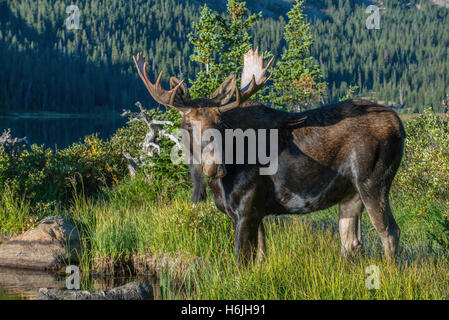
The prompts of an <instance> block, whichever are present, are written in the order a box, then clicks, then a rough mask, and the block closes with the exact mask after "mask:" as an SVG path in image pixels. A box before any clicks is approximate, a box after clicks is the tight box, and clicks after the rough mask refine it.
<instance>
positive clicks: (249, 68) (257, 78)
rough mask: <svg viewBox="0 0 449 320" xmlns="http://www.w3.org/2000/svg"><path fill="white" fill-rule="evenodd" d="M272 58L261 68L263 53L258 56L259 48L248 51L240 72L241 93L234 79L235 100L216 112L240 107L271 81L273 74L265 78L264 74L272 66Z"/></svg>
mask: <svg viewBox="0 0 449 320" xmlns="http://www.w3.org/2000/svg"><path fill="white" fill-rule="evenodd" d="M273 61H274V57H273V58H271V60H270V61H269V62H268V64H267V66H266V67H265V68H264V67H263V53H262V55H260V56H259V48H257V49H256V50H255V51H254V50H252V49H251V50H249V51H248V52H247V53H246V54H245V56H244V65H243V71H242V79H241V80H242V81H241V89H242V90H243V91H241V90H240V89H239V88H238V87H237V81H236V80H235V79H234V80H233V81H234V82H233V85H234V87H235V95H236V100H235V101H234V102H232V103H229V104H226V105H224V106H222V107H220V108H218V110H219V111H220V112H226V111H229V110H232V109H235V108H237V107H240V106H241V105H242V104H243V103H244V102H245V101H247V100H248V99H249V98H250V97H251V96H252V95H253V94H255V93H256V92H257V91H259V90H260V89H262V88H263V87H264V86H265V85H266V84H267V82H268V81H269V80H270V79H271V76H272V75H273V74H270V76H269V77H268V78H267V77H266V73H267V71H268V68H270V66H271V65H272V63H273Z"/></svg>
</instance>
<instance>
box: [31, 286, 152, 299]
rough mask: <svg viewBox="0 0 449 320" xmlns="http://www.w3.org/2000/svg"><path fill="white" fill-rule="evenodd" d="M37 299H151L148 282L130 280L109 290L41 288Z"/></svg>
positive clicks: (150, 288) (150, 287)
mask: <svg viewBox="0 0 449 320" xmlns="http://www.w3.org/2000/svg"><path fill="white" fill-rule="evenodd" d="M37 299H38V300H153V287H152V286H151V285H150V284H146V283H139V282H130V283H128V284H126V285H124V286H121V287H117V288H114V289H111V290H98V291H83V290H59V289H47V288H41V289H39V292H38V294H37Z"/></svg>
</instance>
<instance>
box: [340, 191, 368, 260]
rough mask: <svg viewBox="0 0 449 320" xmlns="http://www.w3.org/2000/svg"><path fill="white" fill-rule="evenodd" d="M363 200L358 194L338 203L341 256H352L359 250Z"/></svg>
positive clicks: (361, 243)
mask: <svg viewBox="0 0 449 320" xmlns="http://www.w3.org/2000/svg"><path fill="white" fill-rule="evenodd" d="M363 209H364V207H363V202H362V200H361V199H360V196H359V194H355V195H354V196H353V197H352V198H350V199H348V200H345V201H342V202H340V204H339V211H340V214H339V222H338V224H339V231H340V238H341V253H342V255H343V256H345V257H348V258H353V257H354V256H355V255H357V253H359V252H360V250H361V249H362V246H363V242H362V228H361V220H362V212H363Z"/></svg>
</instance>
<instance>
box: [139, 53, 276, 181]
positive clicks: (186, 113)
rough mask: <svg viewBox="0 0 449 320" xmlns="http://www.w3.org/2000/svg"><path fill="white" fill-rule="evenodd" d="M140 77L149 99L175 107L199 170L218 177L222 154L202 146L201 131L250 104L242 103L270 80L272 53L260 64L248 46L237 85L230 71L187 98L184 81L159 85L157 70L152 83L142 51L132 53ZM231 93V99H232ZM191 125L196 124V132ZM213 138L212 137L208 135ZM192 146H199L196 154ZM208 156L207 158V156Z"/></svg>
mask: <svg viewBox="0 0 449 320" xmlns="http://www.w3.org/2000/svg"><path fill="white" fill-rule="evenodd" d="M133 60H134V63H135V65H136V68H137V71H138V73H139V76H140V78H141V79H142V81H143V82H144V84H145V86H146V88H147V89H148V91H149V92H150V94H151V96H152V97H153V99H154V100H155V101H156V102H158V103H159V104H162V105H164V106H168V107H172V108H175V109H177V110H178V111H179V112H180V113H181V115H182V128H183V129H184V130H185V131H186V132H188V134H186V135H185V134H184V135H183V141H184V144H185V145H186V146H190V150H189V151H190V154H191V155H192V157H193V158H195V160H196V161H197V163H201V165H202V169H203V173H204V175H205V176H207V177H209V178H222V177H224V176H225V175H226V168H225V166H224V165H223V164H222V163H223V161H216V159H223V154H222V152H221V154H214V152H215V151H216V150H215V149H214V150H212V152H210V153H207V152H206V153H205V154H206V155H208V156H206V157H205V156H204V154H203V150H204V149H205V148H207V146H208V145H209V144H210V142H211V141H210V139H211V137H209V139H203V137H204V136H205V134H204V133H205V132H206V131H207V130H209V129H218V127H219V124H220V119H221V116H222V115H223V114H224V113H225V112H227V111H230V110H232V109H235V108H241V107H242V108H244V107H245V106H249V105H250V104H245V102H247V101H248V100H249V99H250V98H251V96H252V95H254V94H255V93H256V92H257V91H259V90H260V89H262V88H263V87H264V86H265V85H266V83H267V82H268V81H269V80H270V78H271V75H270V76H269V77H266V73H267V70H268V68H269V67H270V66H271V65H272V63H273V61H274V57H273V58H272V59H271V60H270V61H269V62H268V64H267V65H266V66H265V67H264V66H263V60H264V57H263V54H262V55H259V52H258V49H256V50H255V51H254V50H252V49H251V50H249V51H248V52H247V53H246V54H245V55H244V67H243V72H242V76H241V86H240V88H239V87H238V85H237V79H236V77H235V75H230V76H229V77H228V78H226V80H225V81H224V82H223V83H222V84H221V85H220V86H219V87H218V88H217V90H216V91H215V92H214V93H213V94H212V96H211V97H210V98H199V99H191V97H190V94H189V90H188V88H187V85H186V84H185V83H184V82H183V81H181V80H179V79H177V78H175V77H172V78H170V90H165V89H163V88H162V85H161V80H162V72H161V73H160V74H159V76H158V78H157V80H156V83H155V84H153V83H152V82H151V81H150V79H149V77H148V74H147V66H148V64H147V62H146V61H145V58H144V57H143V55H142V53H139V54H137V57H133ZM234 94H235V99H233V97H234ZM194 127H196V128H198V131H197V133H196V134H195V132H194V130H193V129H194ZM206 136H207V135H206ZM212 139H213V138H212ZM195 150H200V155H199V154H198V152H195ZM208 157H209V158H208Z"/></svg>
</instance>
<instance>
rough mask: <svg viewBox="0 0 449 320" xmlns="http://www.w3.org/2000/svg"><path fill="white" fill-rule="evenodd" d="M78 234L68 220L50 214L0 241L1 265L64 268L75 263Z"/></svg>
mask: <svg viewBox="0 0 449 320" xmlns="http://www.w3.org/2000/svg"><path fill="white" fill-rule="evenodd" d="M80 254H81V242H80V234H79V232H78V230H76V228H75V227H74V226H73V225H72V224H71V223H70V222H68V221H66V220H64V219H63V218H61V217H57V216H52V217H47V218H45V219H43V220H42V221H41V222H40V223H39V224H38V225H37V226H36V227H34V228H33V229H31V230H28V231H27V232H25V233H23V234H21V235H18V236H16V237H13V238H11V239H10V240H9V241H6V242H4V243H2V244H1V245H0V266H3V267H11V268H22V269H33V270H48V271H64V269H65V266H66V265H67V264H76V263H78V256H79V255H80Z"/></svg>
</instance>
